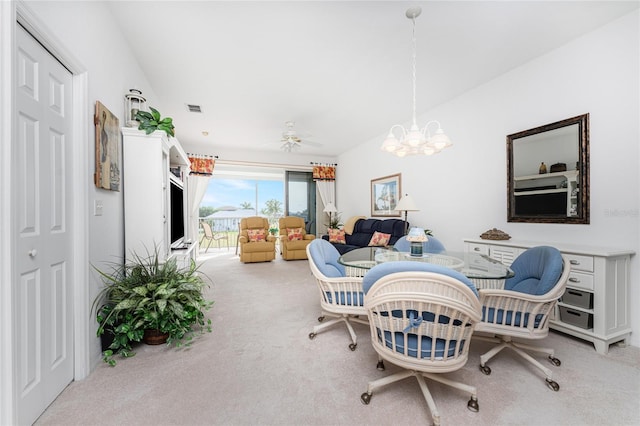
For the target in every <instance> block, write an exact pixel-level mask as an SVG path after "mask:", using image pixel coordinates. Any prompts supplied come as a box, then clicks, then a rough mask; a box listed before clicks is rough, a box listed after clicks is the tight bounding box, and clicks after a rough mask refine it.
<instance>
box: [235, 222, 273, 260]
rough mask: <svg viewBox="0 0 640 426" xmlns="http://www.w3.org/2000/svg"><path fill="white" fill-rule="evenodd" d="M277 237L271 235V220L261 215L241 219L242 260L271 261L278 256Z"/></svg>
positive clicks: (240, 241) (239, 239)
mask: <svg viewBox="0 0 640 426" xmlns="http://www.w3.org/2000/svg"><path fill="white" fill-rule="evenodd" d="M275 241H276V237H275V236H273V235H269V221H268V220H267V219H266V218H264V217H260V216H251V217H245V218H242V220H241V221H240V237H239V238H238V242H239V243H240V261H241V262H243V263H249V262H270V261H272V260H273V259H275V258H276V243H275Z"/></svg>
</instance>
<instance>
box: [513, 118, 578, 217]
mask: <svg viewBox="0 0 640 426" xmlns="http://www.w3.org/2000/svg"><path fill="white" fill-rule="evenodd" d="M560 137H562V138H563V140H562V141H560V142H559V141H558V139H559V138H560ZM524 138H527V139H524ZM576 139H577V141H576ZM532 142H533V143H535V144H539V145H538V146H539V147H540V148H541V149H537V150H535V149H533V148H535V147H536V145H534V144H532ZM556 143H558V144H560V143H562V147H561V145H553V144H556ZM545 144H546V145H548V146H549V147H552V146H553V147H558V149H557V150H556V149H555V148H553V149H551V151H553V152H549V151H550V150H544V148H543V146H544V145H545ZM574 144H576V145H577V146H575V145H574ZM563 148H564V149H563ZM574 148H575V156H576V158H575V163H574V162H573V160H574V159H573V153H572V154H571V155H569V157H563V156H562V155H561V154H560V151H568V152H571V151H572V150H573V149H574ZM540 151H542V152H540ZM524 152H526V153H527V154H523V153H524ZM556 152H557V153H558V156H560V157H561V158H562V159H564V158H570V159H571V161H572V162H564V163H556V164H553V168H552V169H551V166H552V164H549V163H544V167H543V165H542V164H541V162H544V159H546V161H555V159H556V158H558V156H556ZM523 155H525V157H523ZM565 155H566V154H565ZM521 158H526V160H527V162H528V164H527V167H526V170H525V168H524V167H522V166H521V165H519V164H520V163H521V162H522V160H521ZM541 159H543V160H542V161H540V160H541ZM533 162H535V165H534V163H533ZM574 165H575V170H574V169H573V167H574ZM532 167H535V171H534V172H532V171H531V170H532V169H531V168H532ZM546 169H548V170H549V172H550V173H546ZM563 169H564V170H563ZM563 197H564V199H566V204H565V208H564V209H562V205H561V204H562V202H563ZM560 210H563V211H560ZM507 221H508V222H528V223H572V224H588V223H589V114H583V115H579V116H577V117H572V118H568V119H566V120H561V121H558V122H555V123H551V124H546V125H544V126H540V127H536V128H534V129H529V130H525V131H522V132H518V133H514V134H511V135H508V136H507Z"/></svg>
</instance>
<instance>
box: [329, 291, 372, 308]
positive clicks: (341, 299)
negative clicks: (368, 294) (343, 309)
mask: <svg viewBox="0 0 640 426" xmlns="http://www.w3.org/2000/svg"><path fill="white" fill-rule="evenodd" d="M324 294H325V297H326V299H327V302H329V303H333V294H332V293H331V292H330V291H325V293H324ZM334 294H336V299H335V300H337V303H338V305H345V306H364V293H363V292H361V291H358V292H355V291H348V292H344V291H339V292H334Z"/></svg>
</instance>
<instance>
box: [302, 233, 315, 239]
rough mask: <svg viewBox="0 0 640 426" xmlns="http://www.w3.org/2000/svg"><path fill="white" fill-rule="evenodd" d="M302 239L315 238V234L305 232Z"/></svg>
mask: <svg viewBox="0 0 640 426" xmlns="http://www.w3.org/2000/svg"><path fill="white" fill-rule="evenodd" d="M304 239H305V240H315V239H316V236H315V235H312V234H305V235H304Z"/></svg>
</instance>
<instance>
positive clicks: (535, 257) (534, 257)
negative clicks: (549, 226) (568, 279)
mask: <svg viewBox="0 0 640 426" xmlns="http://www.w3.org/2000/svg"><path fill="white" fill-rule="evenodd" d="M511 269H512V270H513V272H514V273H515V275H514V276H513V277H511V278H509V279H507V280H506V281H505V284H504V289H505V290H511V291H518V292H520V293H527V294H532V295H538V296H539V295H543V294H546V293H548V292H549V291H550V290H551V289H552V288H553V287H554V286H555V285H556V284H557V283H558V280H559V279H560V276H561V275H562V254H561V253H560V251H559V250H558V249H556V248H555V247H549V246H538V247H532V248H530V249H527V250H525V251H524V252H523V253H522V254H521V255H520V256H518V257H517V258H516V260H515V261H514V262H513V263H512V264H511Z"/></svg>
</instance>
